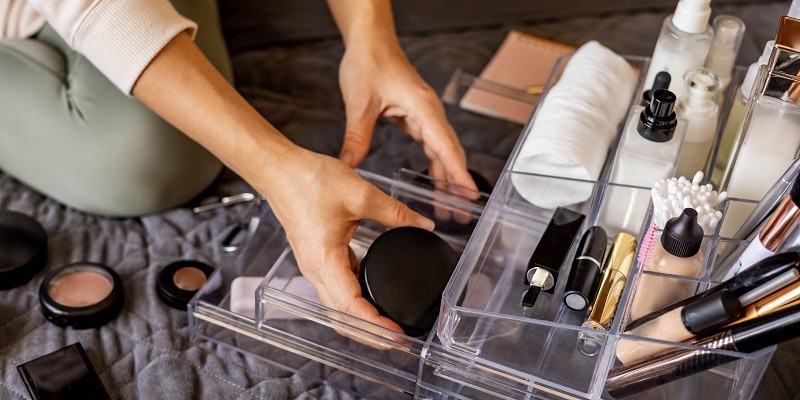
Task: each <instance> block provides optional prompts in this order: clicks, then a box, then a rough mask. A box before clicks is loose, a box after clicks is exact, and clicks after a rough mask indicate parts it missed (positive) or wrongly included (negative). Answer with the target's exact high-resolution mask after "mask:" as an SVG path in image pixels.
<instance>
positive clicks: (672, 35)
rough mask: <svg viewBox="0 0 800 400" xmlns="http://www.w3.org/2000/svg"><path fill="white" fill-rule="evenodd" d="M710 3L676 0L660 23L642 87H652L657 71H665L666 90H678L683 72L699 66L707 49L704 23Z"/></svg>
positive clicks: (707, 0)
mask: <svg viewBox="0 0 800 400" xmlns="http://www.w3.org/2000/svg"><path fill="white" fill-rule="evenodd" d="M710 3H711V0H680V2H678V7H677V8H675V13H674V14H672V15H670V16H668V17H667V18H666V19H665V20H664V25H663V26H662V27H661V33H660V34H659V35H658V41H657V42H656V48H655V50H654V51H653V57H652V59H651V60H650V68H649V69H648V70H647V75H646V77H645V80H644V87H652V86H653V80H654V79H655V76H656V74H657V73H659V72H660V71H667V72H669V73H670V74H671V75H672V77H673V78H674V79H672V82H671V83H670V85H669V90H670V91H671V92H673V93H677V92H678V91H679V90H680V89H681V85H682V81H681V78H682V77H683V75H684V74H685V73H686V71H689V70H692V69H697V68H700V67H702V66H703V63H704V62H705V60H706V55H707V54H708V49H709V47H710V46H711V38H712V36H713V35H712V32H713V30H712V28H711V26H709V24H708V18H709V16H710V15H711V7H710V6H709V4H710Z"/></svg>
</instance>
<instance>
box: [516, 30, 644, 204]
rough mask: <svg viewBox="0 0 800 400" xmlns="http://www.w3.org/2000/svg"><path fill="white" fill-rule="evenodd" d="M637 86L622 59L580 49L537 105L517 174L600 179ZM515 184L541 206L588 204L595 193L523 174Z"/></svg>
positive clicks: (582, 185)
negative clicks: (610, 148)
mask: <svg viewBox="0 0 800 400" xmlns="http://www.w3.org/2000/svg"><path fill="white" fill-rule="evenodd" d="M635 86H636V73H635V72H634V71H633V68H631V66H630V64H628V62H627V61H625V59H624V58H623V57H621V56H619V55H617V54H616V53H614V52H613V51H611V50H609V49H608V48H606V47H604V46H603V45H601V44H600V43H598V42H595V41H591V42H588V43H586V44H585V45H583V46H581V48H580V49H578V50H577V51H576V52H575V54H574V55H573V56H572V57H571V58H570V61H569V63H567V66H566V67H565V69H564V72H563V74H562V75H561V79H560V80H559V81H558V82H557V83H556V85H554V86H553V88H552V89H551V90H550V92H549V93H548V95H547V96H546V97H545V99H544V101H543V102H542V103H541V104H540V105H539V110H538V111H537V115H536V119H535V120H534V123H533V125H532V126H531V128H530V131H529V132H528V135H527V138H526V139H525V142H523V144H522V147H521V148H520V151H519V155H518V156H517V159H516V161H515V162H514V166H513V171H514V172H527V173H532V174H539V175H550V176H556V177H563V178H572V179H576V180H584V181H594V180H596V179H597V178H598V177H599V176H600V172H601V171H602V169H603V165H604V163H605V158H606V154H607V153H608V148H609V146H610V145H611V143H612V142H613V140H614V137H615V136H616V135H615V134H616V131H617V127H618V125H619V124H620V122H622V120H623V118H624V117H625V115H626V113H627V109H628V106H629V103H630V99H631V97H632V96H633V91H634V88H635ZM511 180H512V182H513V184H514V187H515V188H516V189H517V192H519V194H520V195H521V196H522V197H523V198H525V200H527V201H528V202H530V203H531V204H534V205H536V206H538V207H543V208H556V207H560V206H567V205H570V204H575V203H580V202H583V201H586V200H587V199H589V197H590V196H591V194H592V190H593V189H594V187H593V185H591V184H589V183H587V182H570V181H564V180H558V179H552V178H542V177H537V176H531V175H524V174H514V175H512V177H511Z"/></svg>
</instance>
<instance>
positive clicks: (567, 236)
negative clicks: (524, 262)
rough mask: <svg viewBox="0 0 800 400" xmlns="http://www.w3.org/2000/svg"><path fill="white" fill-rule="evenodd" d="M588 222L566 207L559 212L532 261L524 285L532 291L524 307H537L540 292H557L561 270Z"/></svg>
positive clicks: (582, 216) (526, 292)
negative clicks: (573, 244)
mask: <svg viewBox="0 0 800 400" xmlns="http://www.w3.org/2000/svg"><path fill="white" fill-rule="evenodd" d="M584 219H586V216H585V215H583V214H581V213H578V212H575V211H571V210H568V209H566V208H562V207H559V208H557V209H556V212H555V214H553V218H552V219H551V220H550V222H549V223H548V224H547V228H546V229H545V231H544V234H543V235H542V238H541V239H540V240H539V243H538V244H537V245H536V249H535V250H534V251H533V254H532V255H531V258H530V260H528V267H527V268H526V270H525V274H524V278H525V281H524V283H525V285H528V286H529V288H528V289H526V290H525V293H524V294H523V295H522V300H521V301H520V304H521V305H522V306H523V307H533V306H534V304H535V303H536V299H537V298H538V296H539V293H540V292H542V291H544V292H548V293H552V292H553V289H554V288H555V284H556V282H557V280H558V274H559V270H560V269H561V266H562V265H563V264H564V260H566V258H567V255H568V254H569V251H570V248H571V247H572V242H573V241H574V240H575V238H576V237H577V236H578V232H580V229H581V226H583V220H584Z"/></svg>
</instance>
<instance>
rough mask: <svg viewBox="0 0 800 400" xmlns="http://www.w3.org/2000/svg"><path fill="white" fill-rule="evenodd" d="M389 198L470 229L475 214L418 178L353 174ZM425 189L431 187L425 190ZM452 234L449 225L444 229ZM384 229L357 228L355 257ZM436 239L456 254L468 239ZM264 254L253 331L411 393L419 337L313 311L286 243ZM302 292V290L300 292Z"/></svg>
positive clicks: (314, 301) (474, 207)
mask: <svg viewBox="0 0 800 400" xmlns="http://www.w3.org/2000/svg"><path fill="white" fill-rule="evenodd" d="M361 174H362V176H364V177H365V178H366V179H367V180H369V181H370V182H371V183H373V184H375V185H376V186H377V187H379V188H380V189H382V190H384V191H385V192H386V193H389V194H391V195H392V196H393V197H394V198H396V199H398V200H400V201H401V202H403V203H405V204H408V205H409V206H410V207H412V208H414V209H417V210H420V211H422V212H424V211H425V210H427V211H428V212H430V213H431V215H430V216H432V217H433V216H434V215H433V214H436V215H438V216H439V218H440V219H441V218H442V215H443V214H449V215H451V216H452V217H453V218H454V219H455V218H458V220H459V221H460V222H461V223H462V224H463V225H470V224H474V223H475V222H476V221H477V219H478V217H479V216H480V212H481V210H482V207H481V206H480V205H479V204H475V203H472V202H469V201H466V200H464V199H463V198H458V197H457V196H454V195H450V194H447V192H445V191H441V190H438V191H437V190H431V189H430V188H429V187H428V186H429V185H428V184H427V183H428V182H425V179H424V177H422V176H420V175H418V174H414V173H413V172H409V171H401V172H400V173H399V174H398V177H399V178H400V179H405V180H406V181H405V182H403V181H400V180H391V179H387V178H383V177H380V176H376V175H373V174H369V173H365V172H362V173H361ZM431 187H432V186H431ZM450 227H451V228H452V226H450ZM384 230H385V228H382V227H380V226H378V225H377V224H374V223H370V222H364V223H362V224H361V226H360V227H359V228H358V230H357V231H356V232H355V234H354V236H353V239H352V240H351V242H350V247H351V249H353V250H354V253H355V254H356V256H357V257H358V258H361V257H363V254H364V253H365V252H366V250H367V248H368V247H369V246H370V244H371V243H372V241H373V240H374V239H375V238H376V237H377V236H378V235H379V234H380V233H382V232H383V231H384ZM437 233H440V236H441V237H442V238H444V239H445V240H447V241H448V243H449V244H450V245H451V246H452V247H453V248H454V249H456V250H457V252H459V253H460V251H461V250H462V249H463V248H464V247H465V245H466V241H467V238H468V236H464V235H458V234H454V233H453V232H452V231H450V233H449V234H448V233H441V232H437ZM269 246H270V247H278V248H282V251H281V253H280V254H279V255H278V256H277V258H275V259H272V260H269V261H268V260H264V261H268V262H272V267H271V268H270V269H269V273H268V274H267V275H266V277H265V279H264V281H263V283H262V284H261V286H260V287H259V289H258V293H257V306H256V310H257V314H256V324H257V326H258V329H259V330H271V331H278V332H282V333H283V334H284V335H286V337H287V338H290V339H289V340H288V341H290V342H291V343H292V344H291V346H292V349H291V351H293V352H296V353H298V354H300V355H303V356H304V357H307V358H309V359H312V360H317V361H319V362H321V363H323V364H326V365H330V366H333V367H335V368H337V369H340V370H343V371H346V372H349V373H350V374H353V375H355V376H360V377H363V378H365V379H367V380H372V381H377V382H381V384H383V385H385V386H387V387H390V388H392V389H394V390H396V391H397V392H401V393H402V392H405V393H408V394H411V393H414V391H415V387H416V383H417V372H418V368H419V362H420V358H421V354H422V353H423V349H424V347H425V338H426V336H427V335H426V336H423V337H421V338H419V337H411V336H407V335H401V334H399V333H397V332H394V331H390V330H387V329H385V328H382V327H379V326H376V325H373V324H371V323H368V322H366V321H363V320H361V319H359V318H355V317H352V316H350V315H347V314H345V313H343V312H340V311H338V310H334V309H331V308H329V307H326V306H324V305H322V304H320V300H319V298H317V296H316V293H315V291H314V290H303V289H302V287H303V285H299V284H298V282H302V281H304V280H305V278H304V277H303V276H302V274H301V272H300V270H299V268H298V266H297V262H296V261H295V259H294V255H293V252H292V250H291V248H290V247H289V246H288V242H286V240H285V239H283V240H282V241H280V242H273V243H271V244H270V245H269ZM305 286H306V287H307V286H308V285H307V284H306V285H305Z"/></svg>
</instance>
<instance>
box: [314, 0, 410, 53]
mask: <svg viewBox="0 0 800 400" xmlns="http://www.w3.org/2000/svg"><path fill="white" fill-rule="evenodd" d="M328 7H329V8H330V9H331V13H332V14H333V18H334V20H335V21H336V25H337V26H338V27H339V32H341V34H342V39H343V40H344V43H345V46H350V45H351V44H354V43H367V42H382V43H393V44H394V43H397V35H396V33H395V27H394V20H393V19H392V7H391V2H390V1H389V0H328Z"/></svg>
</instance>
